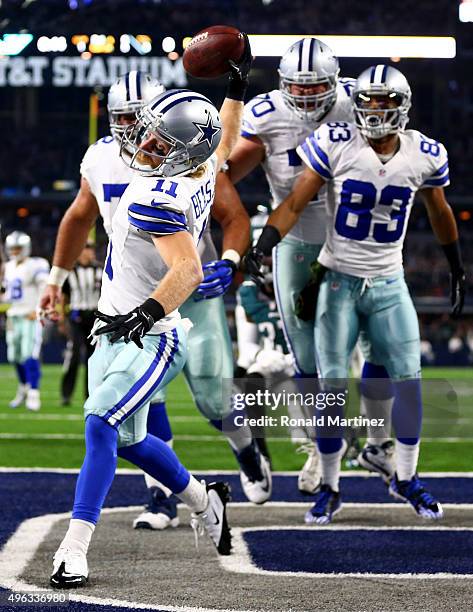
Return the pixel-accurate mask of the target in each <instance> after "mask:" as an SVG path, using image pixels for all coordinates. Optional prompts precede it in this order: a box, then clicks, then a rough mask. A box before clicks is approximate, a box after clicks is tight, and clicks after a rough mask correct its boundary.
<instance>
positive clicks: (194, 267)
mask: <svg viewBox="0 0 473 612" xmlns="http://www.w3.org/2000/svg"><path fill="white" fill-rule="evenodd" d="M152 238H153V242H154V244H155V246H156V248H157V249H158V251H159V254H160V255H161V257H162V258H163V260H164V263H165V264H166V265H167V266H168V268H169V269H168V271H167V272H166V274H165V276H164V278H163V279H162V281H161V282H160V283H159V286H158V287H157V289H155V291H153V293H152V294H151V298H153V299H154V300H156V301H157V302H159V303H160V304H161V305H162V307H163V311H164V314H169V313H170V312H172V311H173V310H175V309H176V308H178V307H179V306H180V305H181V304H183V303H184V302H185V301H186V300H187V298H188V297H189V296H190V294H191V293H192V292H193V291H194V290H195V288H196V287H197V286H198V284H199V283H200V282H201V281H202V280H203V278H204V275H203V273H202V264H201V263H200V257H199V254H198V252H197V249H196V247H195V243H194V240H193V238H192V236H191V234H190V233H189V232H176V233H175V234H170V235H169V236H152Z"/></svg>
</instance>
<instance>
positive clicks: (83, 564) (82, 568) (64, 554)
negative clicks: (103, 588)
mask: <svg viewBox="0 0 473 612" xmlns="http://www.w3.org/2000/svg"><path fill="white" fill-rule="evenodd" d="M88 579H89V568H88V566H87V557H86V556H85V554H84V553H83V552H80V551H76V550H74V551H73V550H69V549H68V548H59V549H58V550H57V551H56V554H55V555H54V559H53V573H52V574H51V578H50V579H49V584H50V585H51V586H52V587H54V588H55V589H76V588H78V587H81V586H84V585H85V583H86V582H87V580H88Z"/></svg>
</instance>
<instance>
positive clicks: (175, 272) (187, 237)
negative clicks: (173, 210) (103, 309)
mask: <svg viewBox="0 0 473 612" xmlns="http://www.w3.org/2000/svg"><path fill="white" fill-rule="evenodd" d="M151 238H152V239H153V243H154V245H155V247H156V248H157V250H158V251H159V254H160V255H161V257H162V259H163V261H164V263H165V264H166V265H167V266H168V271H167V272H166V274H165V275H164V277H163V279H162V280H161V282H160V283H159V285H158V287H157V288H156V289H155V290H154V291H153V293H152V294H151V295H150V297H149V298H148V299H147V300H145V301H144V302H143V304H141V306H138V307H137V308H135V309H134V310H132V311H131V312H129V313H127V314H124V315H118V316H109V315H105V314H102V313H97V316H98V318H99V319H100V320H102V321H104V322H105V323H106V325H104V326H103V327H101V328H100V329H98V330H97V331H96V332H95V334H96V335H100V334H108V333H109V334H111V335H110V342H112V343H113V342H116V341H117V340H120V339H121V338H123V340H125V342H130V341H132V342H134V343H135V344H136V345H137V346H138V347H139V348H143V344H142V342H141V338H143V336H145V335H146V334H147V333H148V332H149V331H150V330H151V328H152V327H153V325H154V324H155V323H156V322H157V321H159V320H160V319H162V318H164V317H165V316H166V315H167V314H169V313H170V312H172V311H173V310H175V309H176V308H178V307H179V306H180V305H181V304H182V303H183V302H185V300H186V299H187V298H188V297H189V296H190V294H191V293H192V292H193V291H194V290H195V288H196V287H197V285H198V284H199V283H200V282H201V280H202V279H203V274H202V266H201V263H200V257H199V254H198V253H197V249H196V248H195V244H194V240H193V238H192V236H191V234H190V233H189V232H187V231H177V232H175V233H172V234H167V235H162V236H156V235H151Z"/></svg>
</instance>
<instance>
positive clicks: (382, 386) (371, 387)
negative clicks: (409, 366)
mask: <svg viewBox="0 0 473 612" xmlns="http://www.w3.org/2000/svg"><path fill="white" fill-rule="evenodd" d="M361 376H362V378H361V384H360V393H361V398H360V403H361V406H360V411H361V413H362V414H363V416H366V417H367V418H368V419H383V421H384V425H383V426H379V427H378V426H373V425H368V427H367V434H368V435H367V440H366V442H367V443H368V444H374V445H380V444H383V442H386V441H387V440H389V439H390V434H391V411H392V407H393V402H394V398H393V395H394V390H393V385H392V382H391V380H390V378H389V374H388V372H387V370H386V368H385V367H384V366H378V365H375V364H373V363H369V362H365V364H364V365H363V370H362V374H361Z"/></svg>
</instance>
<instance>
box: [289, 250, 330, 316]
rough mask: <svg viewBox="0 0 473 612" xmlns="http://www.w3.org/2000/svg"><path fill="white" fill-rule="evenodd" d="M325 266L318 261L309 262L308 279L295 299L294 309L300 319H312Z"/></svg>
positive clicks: (325, 269)
mask: <svg viewBox="0 0 473 612" xmlns="http://www.w3.org/2000/svg"><path fill="white" fill-rule="evenodd" d="M326 271H327V268H326V267H325V266H323V265H322V264H320V263H319V262H318V261H313V262H312V263H311V264H310V279H309V281H308V283H307V284H306V285H305V287H304V288H303V289H302V291H301V292H300V293H299V295H298V296H297V299H296V303H295V307H294V311H295V313H296V316H297V317H299V319H301V320H302V321H313V320H314V319H315V310H316V307H317V297H318V295H319V290H320V285H321V284H322V280H323V278H324V276H325V272H326Z"/></svg>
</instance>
